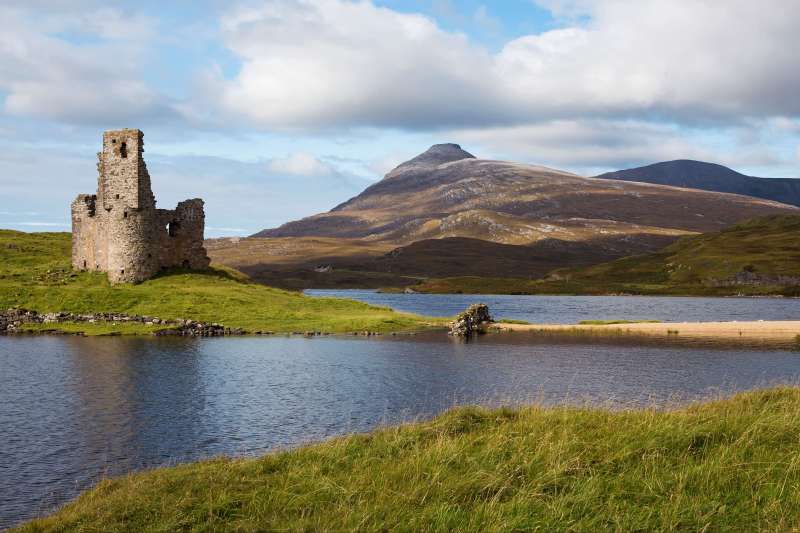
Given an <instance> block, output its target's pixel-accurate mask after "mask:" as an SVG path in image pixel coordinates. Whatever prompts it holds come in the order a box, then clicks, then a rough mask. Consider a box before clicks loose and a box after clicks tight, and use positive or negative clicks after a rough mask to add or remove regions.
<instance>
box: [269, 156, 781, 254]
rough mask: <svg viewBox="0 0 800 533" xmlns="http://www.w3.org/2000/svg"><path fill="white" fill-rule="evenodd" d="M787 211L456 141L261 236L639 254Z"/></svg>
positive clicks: (739, 198) (758, 202)
mask: <svg viewBox="0 0 800 533" xmlns="http://www.w3.org/2000/svg"><path fill="white" fill-rule="evenodd" d="M791 212H796V208H793V207H790V206H787V205H784V204H780V203H777V202H773V201H769V200H763V199H757V198H752V197H746V196H737V195H732V194H723V193H718V192H707V191H698V190H689V189H685V188H677V187H668V186H663V185H653V184H647V183H635V182H628V181H620V180H610V179H597V178H585V177H581V176H578V175H575V174H571V173H569V172H564V171H560V170H554V169H550V168H545V167H539V166H534V165H525V164H519V163H511V162H505V161H490V160H483V159H477V158H475V157H474V156H473V155H472V154H469V153H468V152H465V151H464V150H462V149H461V148H460V147H459V146H458V145H456V144H441V145H435V146H433V147H431V148H430V149H429V150H428V151H426V152H425V153H423V154H421V155H419V156H417V157H415V158H414V159H411V160H410V161H408V162H406V163H403V164H402V165H400V166H398V167H397V168H395V169H394V170H392V171H391V172H389V173H388V174H387V175H386V176H385V177H384V179H383V180H381V181H379V182H378V183H376V184H374V185H372V186H370V187H368V188H367V189H365V190H364V192H362V193H361V194H359V195H358V196H356V197H355V198H352V199H350V200H348V201H347V202H345V203H343V204H341V205H339V206H337V207H336V208H334V209H333V210H331V211H329V212H327V213H322V214H318V215H314V216H311V217H308V218H304V219H302V220H298V221H295V222H290V223H288V224H284V225H283V226H281V227H279V228H276V229H271V230H265V231H262V232H259V233H258V234H256V235H255V236H257V237H335V238H359V239H366V240H369V241H380V242H393V243H398V244H401V245H403V244H410V243H413V242H416V241H420V240H425V239H440V238H447V237H466V238H475V239H483V240H488V241H493V242H496V243H502V244H515V245H529V244H533V243H536V242H538V241H541V240H544V239H557V240H563V241H585V240H588V239H595V238H598V237H610V236H613V237H616V238H617V241H619V240H620V239H622V241H623V242H624V240H625V238H628V239H629V240H630V241H631V243H632V244H631V249H632V250H633V249H637V248H639V246H638V245H637V244H636V241H637V240H638V238H639V236H648V237H652V236H664V235H668V236H673V237H677V236H680V235H684V234H687V233H693V232H705V231H714V230H719V229H722V228H724V227H726V226H729V225H731V224H734V223H736V222H738V221H741V220H744V219H748V218H752V217H756V216H762V215H768V214H778V213H791ZM636 251H640V250H638V249H637V250H636Z"/></svg>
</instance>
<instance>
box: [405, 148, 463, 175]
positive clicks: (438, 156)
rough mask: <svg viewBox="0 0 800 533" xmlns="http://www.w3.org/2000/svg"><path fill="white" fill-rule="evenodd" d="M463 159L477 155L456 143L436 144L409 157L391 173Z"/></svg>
mask: <svg viewBox="0 0 800 533" xmlns="http://www.w3.org/2000/svg"><path fill="white" fill-rule="evenodd" d="M462 159H475V156H474V155H472V154H471V153H469V152H467V151H466V150H462V149H461V146H459V145H457V144H455V143H443V144H434V145H433V146H431V147H430V148H428V149H427V150H425V151H424V152H422V153H421V154H419V155H418V156H416V157H414V158H412V159H409V160H408V161H406V162H405V163H401V164H400V165H398V166H397V168H395V169H394V170H393V171H392V172H390V173H389V174H393V173H394V172H396V171H397V170H407V169H409V168H412V167H413V168H419V167H437V166H439V165H442V164H444V163H451V162H453V161H460V160H462Z"/></svg>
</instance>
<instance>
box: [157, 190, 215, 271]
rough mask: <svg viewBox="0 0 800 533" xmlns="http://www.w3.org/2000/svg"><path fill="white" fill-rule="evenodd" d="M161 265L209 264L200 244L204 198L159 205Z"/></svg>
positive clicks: (203, 218)
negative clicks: (170, 206) (168, 207)
mask: <svg viewBox="0 0 800 533" xmlns="http://www.w3.org/2000/svg"><path fill="white" fill-rule="evenodd" d="M159 220H160V221H161V226H162V227H163V228H164V231H163V232H162V233H161V265H162V267H165V268H168V267H183V268H192V269H203V268H208V265H209V264H210V263H211V260H210V259H209V258H208V254H207V253H206V249H205V248H204V246H203V240H204V237H203V233H204V230H205V213H204V210H203V200H201V199H199V198H193V199H191V200H184V201H182V202H180V203H179V204H178V207H177V208H176V209H174V210H165V209H159Z"/></svg>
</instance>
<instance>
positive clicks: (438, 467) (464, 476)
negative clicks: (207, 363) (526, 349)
mask: <svg viewBox="0 0 800 533" xmlns="http://www.w3.org/2000/svg"><path fill="white" fill-rule="evenodd" d="M798 411H800V390H798V389H795V388H775V389H769V390H762V391H755V392H750V393H746V394H742V395H739V396H736V397H734V398H732V399H727V400H721V401H714V402H711V403H706V404H700V405H694V406H691V407H688V408H683V409H679V410H673V411H659V410H652V409H645V410H629V411H608V410H601V409H589V408H567V407H557V408H542V407H529V408H524V409H521V410H511V409H501V410H485V409H479V408H460V409H456V410H453V411H451V412H448V413H446V414H444V415H442V416H440V417H438V418H436V419H434V420H432V421H430V422H425V423H421V424H415V425H407V426H400V427H392V428H387V429H382V430H379V431H376V432H373V433H370V434H367V435H353V436H349V437H345V438H339V439H335V440H332V441H329V442H325V443H321V444H317V445H313V446H308V447H304V448H300V449H297V450H292V451H286V452H282V453H275V454H271V455H267V456H265V457H262V458H258V459H225V458H220V459H215V460H210V461H205V462H200V463H196V464H188V465H182V466H177V467H171V468H166V469H159V470H155V471H151V472H145V473H138V474H133V475H129V476H126V477H122V478H118V479H111V480H106V481H103V482H101V483H100V484H99V485H98V486H97V487H96V488H95V489H93V490H90V491H88V492H86V493H84V494H83V495H82V496H81V497H80V498H78V499H77V500H76V501H75V502H74V503H71V504H69V505H67V506H66V507H64V508H63V509H61V510H60V511H58V512H57V513H56V514H55V515H53V516H51V517H48V518H44V519H41V520H36V521H34V522H31V523H28V524H25V525H23V526H21V527H20V528H18V529H17V530H15V531H18V532H20V531H24V532H72V531H75V532H77V531H81V532H100V531H102V532H118V531H137V532H149V531H159V532H167V531H169V532H172V531H197V532H201V531H202V532H212V531H214V532H216V531H464V532H469V531H474V532H493V531H498V532H499V531H543V532H549V531H796V530H798V529H800V446H798V444H799V442H798V440H799V439H800V418H798V417H797V412H798Z"/></svg>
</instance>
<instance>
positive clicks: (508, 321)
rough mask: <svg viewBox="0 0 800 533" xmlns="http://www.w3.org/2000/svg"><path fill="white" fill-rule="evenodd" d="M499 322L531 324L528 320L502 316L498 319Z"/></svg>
mask: <svg viewBox="0 0 800 533" xmlns="http://www.w3.org/2000/svg"><path fill="white" fill-rule="evenodd" d="M497 322H498V323H499V324H523V325H527V324H530V322H528V321H527V320H517V319H515V318H501V319H500V320H498V321H497Z"/></svg>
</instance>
